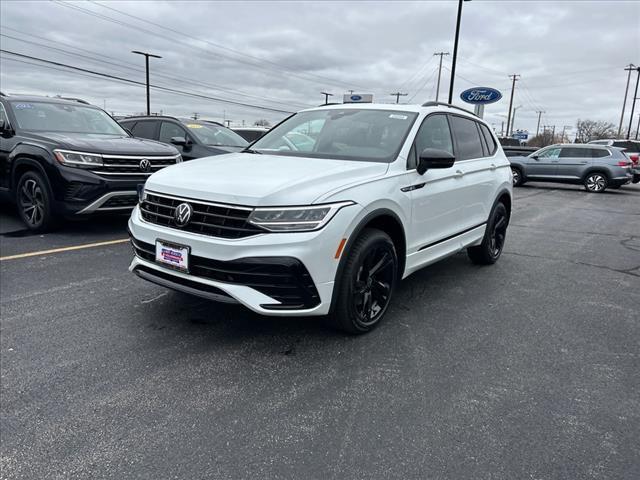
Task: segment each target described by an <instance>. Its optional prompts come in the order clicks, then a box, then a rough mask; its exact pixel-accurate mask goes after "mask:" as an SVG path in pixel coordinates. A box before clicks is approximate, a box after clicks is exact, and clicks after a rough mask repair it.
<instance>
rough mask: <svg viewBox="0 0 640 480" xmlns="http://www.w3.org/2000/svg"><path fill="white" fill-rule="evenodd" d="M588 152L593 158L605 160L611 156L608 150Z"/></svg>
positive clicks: (591, 149)
mask: <svg viewBox="0 0 640 480" xmlns="http://www.w3.org/2000/svg"><path fill="white" fill-rule="evenodd" d="M588 150H589V153H590V154H591V158H604V157H608V156H610V155H611V154H610V153H609V150H607V149H606V148H589V149H588Z"/></svg>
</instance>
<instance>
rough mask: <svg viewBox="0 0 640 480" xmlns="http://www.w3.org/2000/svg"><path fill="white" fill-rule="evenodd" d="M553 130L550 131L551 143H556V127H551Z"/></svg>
mask: <svg viewBox="0 0 640 480" xmlns="http://www.w3.org/2000/svg"><path fill="white" fill-rule="evenodd" d="M552 128H553V130H551V141H552V142H555V141H556V126H555V125H552Z"/></svg>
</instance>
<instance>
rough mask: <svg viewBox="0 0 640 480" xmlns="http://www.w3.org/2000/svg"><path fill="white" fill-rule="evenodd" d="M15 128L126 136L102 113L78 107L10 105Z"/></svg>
mask: <svg viewBox="0 0 640 480" xmlns="http://www.w3.org/2000/svg"><path fill="white" fill-rule="evenodd" d="M11 107H12V109H13V114H14V116H15V117H16V122H17V127H18V128H23V129H25V130H32V131H47V132H66V133H89V134H94V135H121V136H124V135H126V132H125V131H124V130H123V129H122V127H121V126H120V125H119V124H118V122H116V121H115V120H114V119H113V118H111V117H110V116H109V115H107V113H106V112H103V111H102V110H100V109H98V108H93V107H89V106H85V105H82V104H80V103H79V104H77V105H76V104H68V103H47V102H19V101H15V102H11Z"/></svg>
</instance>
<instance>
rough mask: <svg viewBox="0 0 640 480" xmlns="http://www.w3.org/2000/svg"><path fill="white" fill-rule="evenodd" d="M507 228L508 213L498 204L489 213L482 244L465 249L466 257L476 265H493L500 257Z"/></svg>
mask: <svg viewBox="0 0 640 480" xmlns="http://www.w3.org/2000/svg"><path fill="white" fill-rule="evenodd" d="M508 226H509V212H508V211H507V207H505V205H504V203H502V202H498V203H497V204H496V205H495V206H494V207H493V210H492V211H491V214H490V216H489V221H488V222H487V228H486V229H485V231H484V237H483V238H482V243H481V244H480V245H477V246H475V247H469V248H467V255H468V256H469V258H470V259H471V261H472V262H473V263H475V264H476V265H493V264H494V263H496V262H497V261H498V259H499V258H500V255H502V249H503V248H504V241H505V238H506V236H507V227H508Z"/></svg>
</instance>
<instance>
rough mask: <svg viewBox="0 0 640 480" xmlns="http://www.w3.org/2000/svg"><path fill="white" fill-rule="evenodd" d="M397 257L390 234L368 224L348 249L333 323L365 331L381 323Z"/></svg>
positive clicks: (391, 292) (390, 292)
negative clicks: (368, 226) (369, 226)
mask: <svg viewBox="0 0 640 480" xmlns="http://www.w3.org/2000/svg"><path fill="white" fill-rule="evenodd" d="M397 276H398V257H397V254H396V250H395V247H394V245H393V242H392V241H391V238H389V235H387V234H386V233H384V232H383V231H381V230H377V229H373V228H367V229H365V230H364V231H363V232H362V234H361V235H360V236H359V237H358V239H357V240H356V242H355V244H354V245H353V247H352V248H351V249H350V250H349V252H348V257H347V259H346V264H345V268H344V271H343V273H342V278H341V283H340V288H339V291H338V292H336V294H337V295H338V299H337V303H336V309H335V312H334V313H333V315H332V316H331V317H330V320H331V322H332V324H333V326H334V327H336V328H338V329H340V330H343V331H345V332H348V333H352V334H360V333H366V332H368V331H370V330H372V329H373V328H374V327H375V326H376V325H378V324H379V323H380V321H381V320H382V317H383V316H384V314H385V312H386V311H387V308H388V307H389V302H390V301H391V296H392V294H393V290H394V287H395V284H396V281H397Z"/></svg>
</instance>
